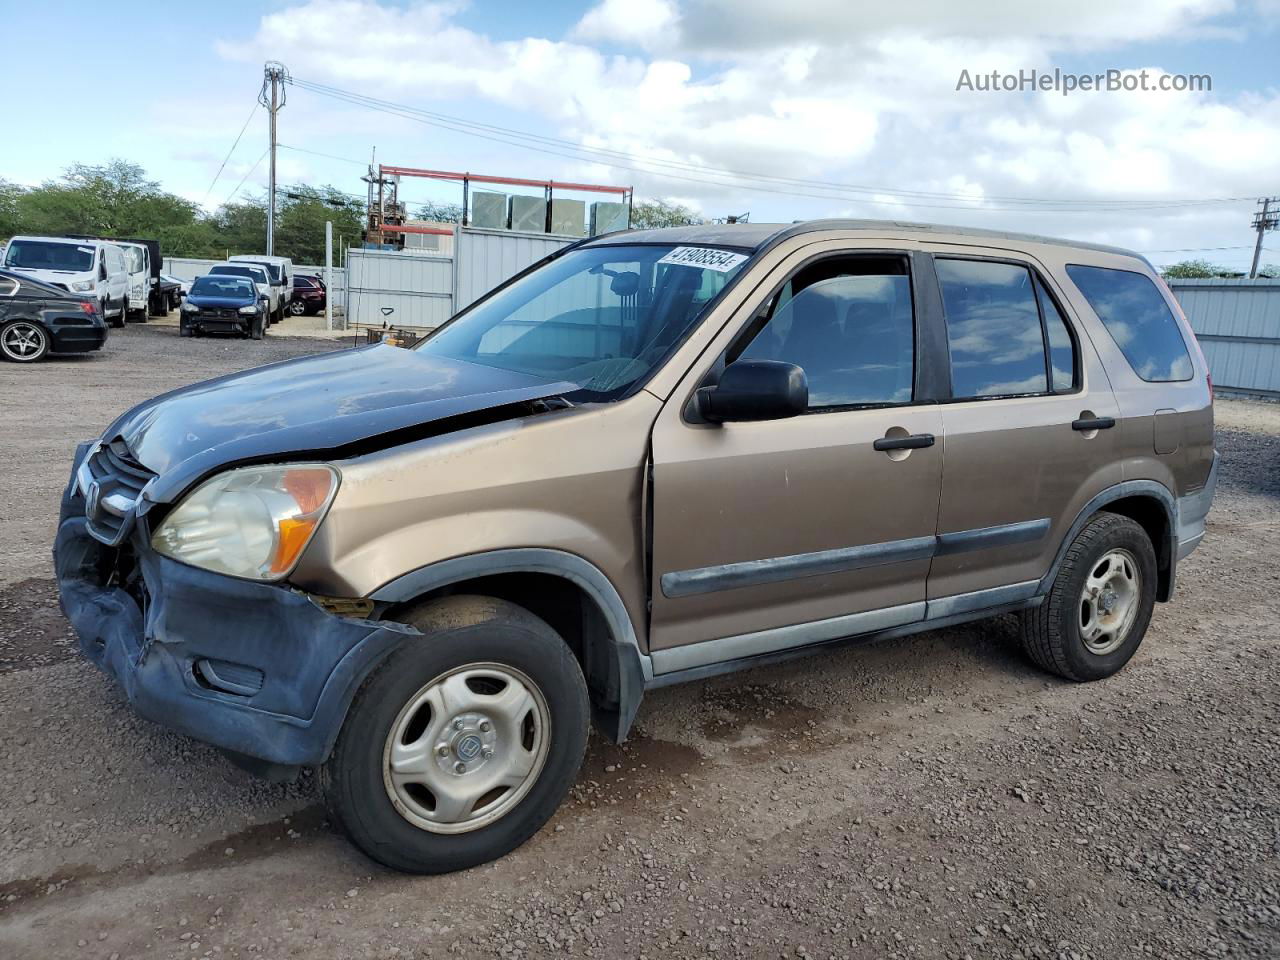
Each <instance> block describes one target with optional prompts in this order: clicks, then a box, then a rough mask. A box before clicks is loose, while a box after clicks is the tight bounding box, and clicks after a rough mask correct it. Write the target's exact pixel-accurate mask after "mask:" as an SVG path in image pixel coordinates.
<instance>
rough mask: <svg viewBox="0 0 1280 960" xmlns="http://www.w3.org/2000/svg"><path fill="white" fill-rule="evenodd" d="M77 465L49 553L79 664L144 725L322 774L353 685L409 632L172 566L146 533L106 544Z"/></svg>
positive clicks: (279, 590) (302, 597) (269, 587)
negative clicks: (111, 686) (318, 768)
mask: <svg viewBox="0 0 1280 960" xmlns="http://www.w3.org/2000/svg"><path fill="white" fill-rule="evenodd" d="M84 453H85V449H84V448H82V449H81V450H80V452H79V454H78V456H77V458H76V464H75V467H73V469H72V482H71V484H70V486H68V488H67V490H66V493H65V494H64V496H63V501H62V511H61V516H60V519H59V525H58V535H57V540H56V541H55V544H54V566H55V568H56V571H57V578H58V589H59V593H60V595H61V601H62V609H63V612H64V613H65V614H66V615H67V618H68V619H69V620H70V621H71V624H72V626H73V627H74V628H75V631H76V634H77V636H78V637H79V641H80V648H81V650H82V651H83V652H84V655H85V656H86V657H88V658H89V660H91V661H93V663H94V664H96V665H97V666H98V667H100V668H101V669H102V670H104V671H105V672H106V673H108V674H110V675H111V676H112V677H114V678H115V679H116V680H117V681H118V682H119V684H120V686H121V687H122V688H123V690H124V693H125V696H126V697H127V698H128V699H129V702H130V703H131V704H132V705H133V707H134V708H135V709H136V710H137V711H138V713H139V714H141V715H142V716H144V717H146V718H147V719H149V720H153V721H155V722H156V723H159V724H162V725H163V726H166V727H169V728H171V729H173V730H177V731H179V732H181V733H185V734H187V735H189V736H192V737H195V738H196V739H198V740H203V741H205V742H207V743H210V744H213V745H214V746H217V747H221V748H222V749H224V750H227V751H230V752H232V753H233V754H240V755H243V756H245V757H250V758H256V759H258V760H262V761H266V762H267V763H269V764H280V765H284V766H302V765H315V764H319V763H322V762H323V761H324V760H325V758H326V757H327V756H328V755H329V752H330V750H331V749H332V748H333V743H334V740H335V739H336V738H337V735H338V731H339V730H340V729H341V726H342V722H343V719H344V718H345V716H346V712H347V708H348V707H349V706H350V704H351V699H352V697H353V696H354V695H355V691H356V690H357V688H358V687H359V685H360V683H361V682H363V680H364V679H365V677H367V676H368V675H369V673H370V672H371V671H372V670H373V669H374V668H375V667H376V666H377V665H378V664H379V663H380V662H381V661H382V660H383V658H384V657H385V656H386V655H387V654H388V653H389V652H390V651H391V650H392V648H394V647H395V646H396V645H397V644H398V643H400V642H401V641H402V640H403V639H404V638H405V637H406V636H407V635H412V634H416V631H414V630H413V628H411V627H407V626H404V625H403V624H399V623H392V622H384V623H379V622H374V621H370V620H357V619H351V618H347V617H338V616H334V615H332V614H330V613H328V612H326V611H325V610H324V609H322V608H321V607H320V606H318V605H317V604H316V602H315V601H314V600H312V599H311V598H310V597H309V596H307V595H306V594H303V593H299V592H296V591H294V590H292V589H290V588H289V587H288V586H286V585H276V584H266V583H255V582H252V581H248V580H240V579H237V578H234V577H228V576H223V575H221V574H216V573H211V572H209V571H205V570H200V569H197V568H195V567H190V566H187V565H185V564H182V563H179V562H177V561H176V560H171V559H169V558H167V557H164V556H161V555H159V554H157V553H155V552H154V551H153V550H151V548H150V546H149V545H148V544H147V542H146V537H145V535H144V531H143V529H142V528H143V527H144V526H145V524H141V523H139V524H137V525H136V526H135V528H134V529H133V531H132V533H131V534H130V536H129V537H128V538H127V539H126V540H125V541H124V542H123V543H122V544H121V545H120V546H118V547H112V546H107V545H106V544H104V543H102V542H101V541H99V540H98V539H95V538H94V537H93V536H92V535H91V534H90V533H89V530H88V524H87V521H86V518H85V501H84V498H83V496H81V494H80V491H79V488H78V485H77V483H76V480H75V477H76V469H78V467H79V465H80V462H81V460H82V459H83V457H84Z"/></svg>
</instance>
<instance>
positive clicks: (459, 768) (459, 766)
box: [453, 760, 467, 773]
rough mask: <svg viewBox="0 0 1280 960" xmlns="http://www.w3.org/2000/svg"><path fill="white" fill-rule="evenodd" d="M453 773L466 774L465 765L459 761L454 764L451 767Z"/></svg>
mask: <svg viewBox="0 0 1280 960" xmlns="http://www.w3.org/2000/svg"><path fill="white" fill-rule="evenodd" d="M453 772H454V773H466V772H467V765H466V764H465V763H463V762H462V761H461V760H459V761H458V762H457V763H455V764H454V765H453Z"/></svg>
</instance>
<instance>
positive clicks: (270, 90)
mask: <svg viewBox="0 0 1280 960" xmlns="http://www.w3.org/2000/svg"><path fill="white" fill-rule="evenodd" d="M289 79H290V77H289V70H288V68H286V67H285V65H284V64H283V63H278V62H276V61H275V60H268V61H267V62H266V63H265V64H263V67H262V90H261V91H259V93H258V102H259V103H261V104H262V105H263V106H264V107H266V108H267V125H268V130H269V131H270V138H271V141H270V142H271V146H270V150H271V173H270V174H269V175H268V177H267V181H268V183H267V191H268V194H269V196H268V197H267V256H269V257H270V256H274V255H275V252H276V114H277V113H278V112H279V111H280V108H281V107H283V106H284V105H285V101H286V100H287V99H288V94H286V93H285V84H286V83H288V82H289Z"/></svg>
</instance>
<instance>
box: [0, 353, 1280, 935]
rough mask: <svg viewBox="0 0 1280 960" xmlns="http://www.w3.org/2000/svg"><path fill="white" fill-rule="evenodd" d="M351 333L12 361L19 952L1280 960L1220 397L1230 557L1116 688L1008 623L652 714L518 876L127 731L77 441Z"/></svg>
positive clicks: (575, 798) (6, 563)
mask: <svg viewBox="0 0 1280 960" xmlns="http://www.w3.org/2000/svg"><path fill="white" fill-rule="evenodd" d="M334 346H335V345H334V344H332V343H326V342H323V341H308V340H289V339H277V338H272V339H268V340H266V341H264V342H262V343H252V342H242V341H214V340H198V341H192V340H179V339H178V338H177V336H176V332H175V331H173V330H172V329H167V330H166V329H147V328H129V329H127V330H125V331H122V332H119V334H118V335H115V336H113V337H112V340H111V343H110V345H109V347H108V349H107V350H106V352H104V353H103V354H101V355H99V356H94V357H89V358H85V359H79V360H72V361H58V362H54V363H49V364H44V365H41V366H38V367H34V368H31V369H15V368H13V367H8V368H4V367H0V404H3V406H4V409H5V411H6V418H5V419H6V424H7V426H8V432H9V453H8V454H7V463H6V467H5V477H6V483H5V484H4V496H3V499H0V534H3V536H4V542H5V544H6V550H5V552H4V554H3V556H0V956H3V957H6V958H8V957H13V958H32V960H36V958H39V960H45V958H50V957H86V958H90V957H92V958H99V957H100V958H103V960H108V958H112V957H114V958H117V960H123V958H129V957H175V958H176V957H226V956H231V957H240V956H246V957H247V956H261V957H271V958H285V957H290V958H321V960H323V958H343V957H351V958H365V957H378V958H390V957H395V958H407V957H443V956H479V957H559V956H565V955H573V956H583V957H609V958H613V957H651V958H657V957H706V956H711V955H715V956H718V957H722V958H729V957H791V958H814V960H816V958H823V957H860V958H862V957H865V958H914V957H946V958H957V960H958V958H963V957H972V958H986V957H1000V958H1033V957H1037V958H1038V957H1046V958H1062V960H1076V958H1093V960H1110V958H1118V957H1126V958H1127V957H1137V956H1152V957H1161V958H1165V957H1174V958H1177V957H1217V956H1231V957H1268V958H1275V957H1280V764H1277V743H1278V742H1280V740H1278V736H1277V735H1278V733H1280V643H1278V642H1277V636H1276V633H1277V631H1276V624H1277V623H1278V622H1280V564H1278V561H1280V541H1278V539H1277V537H1276V527H1277V525H1278V524H1280V510H1278V507H1280V471H1278V470H1277V465H1278V463H1280V407H1276V406H1271V405H1266V404H1255V403H1247V402H1241V401H1222V402H1220V403H1219V404H1218V422H1219V427H1220V433H1219V447H1220V449H1221V450H1222V452H1223V456H1224V462H1223V471H1222V479H1221V484H1220V487H1219V493H1218V502H1217V505H1216V506H1215V509H1214V512H1213V514H1212V515H1211V518H1210V526H1209V536H1208V537H1207V538H1206V540H1205V543H1204V545H1203V546H1202V547H1201V549H1200V550H1199V551H1197V552H1196V553H1195V554H1194V555H1193V556H1192V557H1191V558H1190V559H1189V560H1188V561H1187V562H1186V563H1185V564H1183V566H1182V567H1181V568H1180V570H1179V581H1180V584H1179V591H1178V594H1177V597H1176V599H1175V600H1174V602H1173V603H1171V604H1167V605H1161V606H1159V607H1158V608H1157V611H1156V614H1155V618H1154V620H1153V623H1152V627H1151V630H1150V633H1149V634H1148V638H1147V642H1146V643H1145V644H1144V646H1143V648H1142V649H1141V650H1140V651H1139V653H1138V655H1137V657H1135V659H1134V660H1133V662H1132V663H1130V665H1129V666H1128V667H1127V668H1126V669H1125V670H1124V671H1123V672H1122V673H1121V674H1120V675H1118V676H1117V677H1114V678H1112V679H1111V680H1108V681H1105V682H1102V683H1096V684H1090V685H1074V684H1069V683H1066V682H1063V681H1059V680H1057V679H1054V678H1050V677H1047V676H1045V675H1044V674H1042V673H1040V672H1038V671H1037V670H1035V669H1034V668H1033V667H1031V666H1030V665H1029V664H1028V663H1027V661H1026V660H1025V659H1024V658H1023V657H1022V656H1021V654H1020V652H1019V651H1018V649H1017V643H1016V633H1015V627H1014V623H1013V621H1012V620H1011V619H1010V618H1004V619H1000V620H995V621H989V622H986V623H982V624H974V625H969V626H966V627H962V628H956V629H951V630H945V631H938V632H935V633H930V634H926V635H923V636H920V637H916V638H912V639H906V640H901V641H892V642H887V643H882V644H879V645H876V646H872V647H864V648H849V649H845V650H841V651H837V652H834V653H829V654H827V655H824V656H822V657H814V658H810V659H805V660H799V661H795V662H792V663H790V664H788V665H785V666H781V667H771V668H762V669H758V670H754V671H750V672H747V673H743V674H739V675H736V676H731V677H725V678H720V679H717V680H714V681H708V682H704V683H699V684H694V685H691V686H686V687H680V688H672V689H666V690H661V691H658V692H656V693H654V694H653V695H651V696H650V697H649V698H648V699H647V700H646V703H645V706H644V708H643V709H642V711H641V714H640V719H639V729H640V735H639V736H638V737H637V738H636V739H635V740H634V741H633V742H631V743H629V744H627V745H626V746H624V747H621V748H619V747H613V746H610V745H607V744H604V743H602V742H600V741H598V740H595V741H593V743H592V746H591V749H590V753H589V755H588V758H587V762H586V766H585V767H584V770H583V773H582V775H581V777H580V778H579V781H578V783H577V785H576V786H575V788H574V790H573V793H572V795H571V798H570V800H569V801H568V802H567V803H566V804H565V806H564V807H563V808H562V809H561V810H560V811H559V813H557V815H556V816H555V818H554V819H553V820H552V822H551V824H550V825H549V826H548V827H547V828H546V829H544V830H543V831H542V832H541V833H540V834H539V835H538V836H537V837H535V838H534V839H533V840H532V841H531V842H530V843H528V844H527V845H525V846H524V847H523V848H522V849H520V850H518V851H516V852H515V853H514V854H512V855H511V856H509V857H507V858H505V859H503V860H501V861H499V862H498V863H495V864H491V865H488V866H485V867H481V868H477V869H475V870H471V871H469V872H467V873H463V874H455V875H452V876H446V877H436V878H410V877H404V876H400V875H396V874H392V873H390V872H388V871H385V870H382V869H380V868H378V867H376V866H374V865H373V864H371V863H370V862H369V861H367V860H365V859H364V858H362V857H361V856H360V855H359V854H358V853H356V852H355V851H354V850H353V849H352V848H351V847H349V846H348V845H347V844H346V842H345V841H344V840H342V839H341V838H340V837H338V836H336V835H335V834H334V833H333V831H332V830H331V829H330V828H329V825H328V824H327V823H326V822H325V819H324V814H323V812H322V810H321V808H320V807H319V806H318V802H317V794H316V791H315V788H314V784H313V782H312V780H311V779H310V778H305V777H304V778H303V779H302V780H301V781H299V782H298V783H296V784H293V785H289V786H278V785H270V784H265V783H261V782H258V781H255V780H253V779H252V778H250V777H249V776H248V775H246V774H243V773H241V772H240V771H238V770H237V769H235V768H234V767H232V766H231V765H230V764H228V763H227V762H226V761H224V760H223V759H222V758H221V757H220V756H219V755H218V754H217V753H216V752H215V751H213V750H211V749H209V748H207V747H205V746H203V745H201V744H199V743H196V742H194V741H191V740H187V739H185V738H182V737H179V736H176V735H174V734H170V733H167V732H166V731H164V730H161V729H160V728H158V727H155V726H152V725H151V724H148V723H146V722H144V721H142V720H139V719H138V718H136V717H135V716H133V715H132V714H131V713H130V711H129V710H128V709H127V708H126V707H125V705H124V703H123V701H122V698H121V696H120V694H119V692H118V691H117V690H116V689H115V688H114V687H113V685H112V684H111V683H110V682H109V681H108V680H107V679H106V678H105V677H104V676H102V675H101V674H99V673H97V672H96V671H94V670H93V669H92V668H91V667H89V666H87V665H86V664H84V663H82V662H81V661H79V660H78V659H77V658H76V657H75V656H73V655H72V652H71V648H70V646H69V644H70V638H69V636H68V631H67V628H66V625H65V623H64V622H63V621H62V619H61V616H60V614H59V613H58V610H57V604H56V600H55V597H54V591H53V588H52V581H51V579H50V578H51V569H50V560H49V555H48V546H49V543H50V542H51V540H52V536H53V530H54V522H55V517H56V502H57V497H58V493H59V491H60V489H61V486H62V484H63V482H64V479H65V474H66V470H67V466H68V463H69V459H70V456H71V452H72V450H73V449H74V444H75V442H76V440H78V439H80V438H83V437H87V436H91V435H94V434H96V433H97V432H99V431H100V430H101V429H102V428H103V427H104V426H105V425H106V423H107V422H108V421H109V420H110V419H111V418H112V417H113V416H114V415H115V414H116V413H117V412H119V411H120V410H121V409H122V408H124V407H125V406H127V405H128V404H130V403H132V402H134V401H137V400H140V399H143V398H145V397H147V396H150V395H152V394H154V393H157V392H159V391H161V390H165V389H169V388H171V387H174V386H177V385H180V384H183V383H187V382H190V381H193V380H196V379H200V378H203V377H206V376H211V375H216V374H219V373H223V372H228V371H231V370H235V369H238V368H241V367H245V366H249V365H252V364H255V363H259V362H265V361H269V360H275V359H280V358H283V357H286V356H291V355H295V354H298V353H303V352H314V351H318V350H324V349H332V348H334Z"/></svg>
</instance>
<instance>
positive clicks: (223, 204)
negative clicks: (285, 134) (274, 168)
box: [219, 147, 271, 207]
mask: <svg viewBox="0 0 1280 960" xmlns="http://www.w3.org/2000/svg"><path fill="white" fill-rule="evenodd" d="M270 152H271V148H270V147H267V149H266V150H263V151H262V156H260V157H258V159H257V162H255V163H254V165H253V166H252V167H250V168H249V172H248V173H246V174H245V175H244V176H243V177H242V178H241V179H240V182H239V183H238V184H236V188H235V189H234V190H232V191H231V196H229V197H227V199H225V200H223V201H222V203H220V204H219V206H221V207H225V206H226V205H227V204H228V203H230V202H231V200H232V198H233V197H235V195H236V194H237V193H239V192H240V188H241V187H243V186H244V182H245V181H246V180H248V179H249V178H250V177H251V176H253V171H255V170H257V169H258V167H259V166H260V165H261V164H262V161H263V160H265V159H266V158H267V154H268V153H270Z"/></svg>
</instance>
